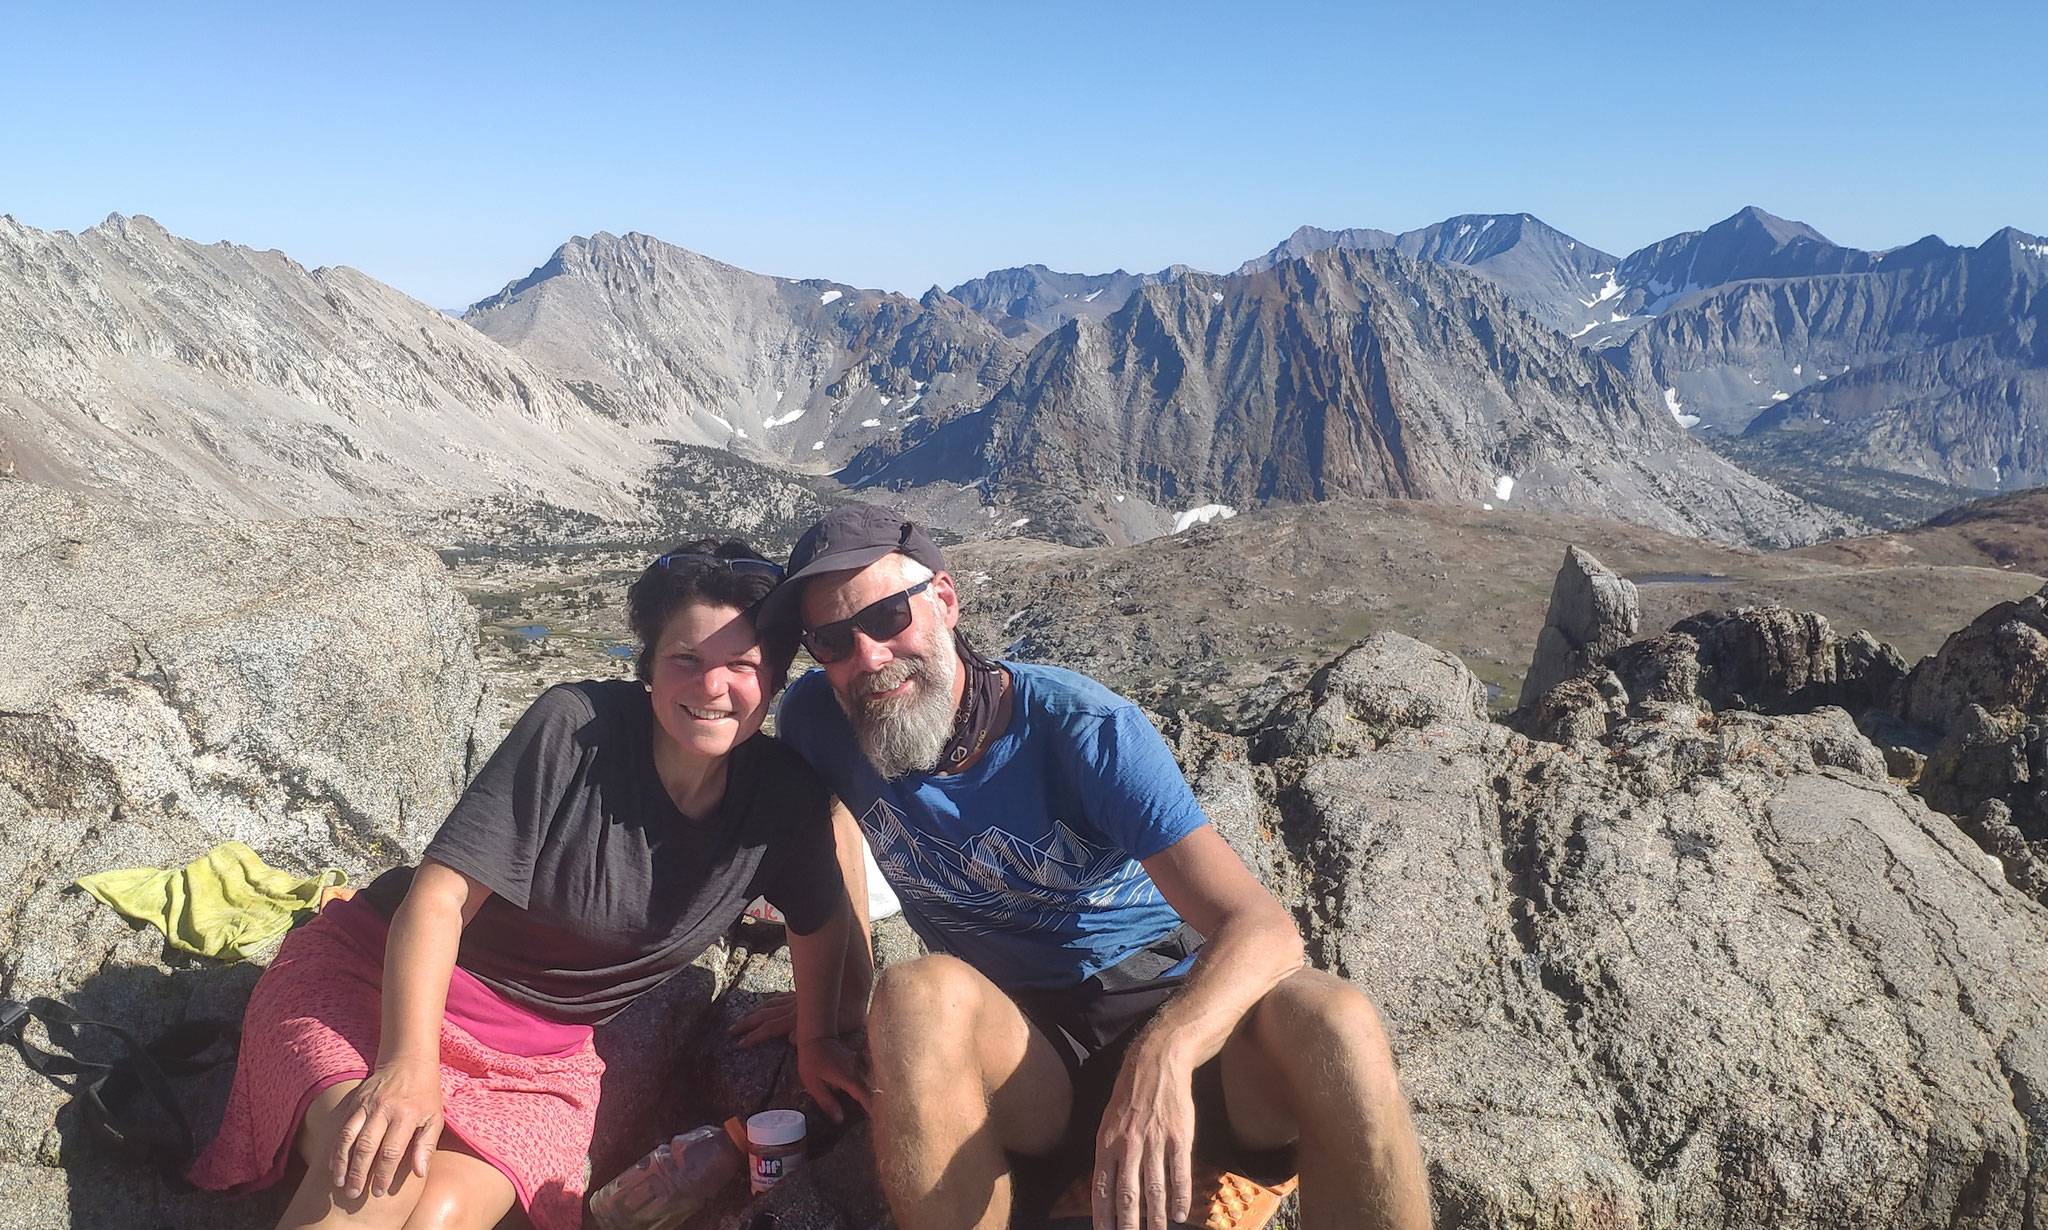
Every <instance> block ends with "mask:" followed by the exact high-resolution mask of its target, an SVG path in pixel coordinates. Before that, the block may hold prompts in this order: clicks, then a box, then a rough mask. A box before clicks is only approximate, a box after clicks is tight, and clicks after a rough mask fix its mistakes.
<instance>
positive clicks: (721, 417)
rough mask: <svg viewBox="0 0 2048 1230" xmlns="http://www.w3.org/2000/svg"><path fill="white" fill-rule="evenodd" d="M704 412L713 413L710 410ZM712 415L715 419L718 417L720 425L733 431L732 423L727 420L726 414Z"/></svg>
mask: <svg viewBox="0 0 2048 1230" xmlns="http://www.w3.org/2000/svg"><path fill="white" fill-rule="evenodd" d="M704 413H706V414H711V412H710V411H709V410H706V411H705V412H704ZM711 417H712V418H714V419H717V420H718V425H719V426H720V427H723V428H725V429H726V430H727V431H731V430H732V424H731V423H729V422H727V421H726V418H725V416H724V415H722V414H711Z"/></svg>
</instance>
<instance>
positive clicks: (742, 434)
mask: <svg viewBox="0 0 2048 1230" xmlns="http://www.w3.org/2000/svg"><path fill="white" fill-rule="evenodd" d="M732 434H734V435H736V436H738V437H739V438H740V439H742V440H744V439H746V438H747V429H746V428H744V427H736V428H734V429H733V433H732Z"/></svg>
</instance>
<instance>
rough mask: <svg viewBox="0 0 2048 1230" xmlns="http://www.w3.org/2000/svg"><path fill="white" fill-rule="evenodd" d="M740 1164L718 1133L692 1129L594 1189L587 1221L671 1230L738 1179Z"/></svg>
mask: <svg viewBox="0 0 2048 1230" xmlns="http://www.w3.org/2000/svg"><path fill="white" fill-rule="evenodd" d="M741 1161H742V1158H741V1156H740V1150H739V1146H737V1145H735V1144H733V1142H732V1138H731V1137H730V1136H727V1135H726V1134H725V1132H724V1130H723V1129H721V1128H717V1127H713V1126H711V1125H710V1124H706V1125H705V1126H703V1127H700V1128H692V1129H690V1130H689V1131H687V1132H684V1133H683V1134H682V1135H681V1136H678V1137H676V1138H675V1139H673V1140H670V1141H668V1142H667V1143H665V1144H659V1145H656V1146H654V1151H653V1152H652V1153H649V1154H648V1155H647V1156H646V1157H643V1158H641V1159H640V1160H639V1161H638V1162H635V1163H634V1164H633V1168H632V1169H631V1170H628V1171H626V1172H625V1173H624V1174H622V1175H620V1176H619V1177H618V1178H616V1179H613V1180H612V1181H611V1182H609V1183H607V1184H605V1185H604V1186H603V1187H600V1188H598V1189H597V1193H596V1194H595V1195H593V1196H592V1197H591V1198H590V1216H591V1219H592V1220H594V1221H595V1222H596V1223H597V1224H598V1225H599V1226H601V1227H603V1228H604V1230H673V1228H674V1227H676V1226H680V1225H682V1224H683V1222H684V1221H686V1220H688V1219H689V1217H690V1216H691V1215H692V1214H694V1213H696V1212H697V1211H698V1210H700V1209H702V1208H703V1207H704V1206H705V1205H707V1204H710V1203H711V1201H712V1200H713V1199H714V1198H716V1197H717V1195H718V1192H719V1189H721V1188H723V1187H724V1186H725V1185H726V1184H728V1183H730V1182H732V1181H733V1179H734V1178H736V1177H737V1176H738V1175H739V1172H740V1162H741Z"/></svg>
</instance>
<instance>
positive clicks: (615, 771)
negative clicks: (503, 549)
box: [365, 679, 845, 1023]
mask: <svg viewBox="0 0 2048 1230" xmlns="http://www.w3.org/2000/svg"><path fill="white" fill-rule="evenodd" d="M653 721H654V715H653V712H652V710H651V708H650V706H649V703H648V699H647V693H646V692H645V690H644V689H642V688H641V686H640V685H639V684H638V683H637V682H634V681H632V680H627V679H617V680H607V681H595V680H592V681H585V682H583V683H570V684H562V685H560V686H558V687H554V688H550V689H548V691H547V692H545V693H543V694H542V695H541V697H540V699H539V700H536V701H535V702H534V703H533V707H532V708H530V709H528V710H527V711H526V715H525V716H524V717H522V718H520V719H519V723H518V725H516V726H514V727H513V728H512V733H511V734H509V735H507V736H506V737H505V741H504V742H503V743H502V744H500V745H499V746H498V750H497V751H496V752H495V753H493V754H492V756H491V759H490V762H489V763H488V764H486V765H485V766H484V769H483V772H481V773H479V774H477V777H476V780H475V781H473V782H471V783H470V786H469V789H468V790H466V791H464V792H463V795H462V798H461V799H460V800H459V801H457V803H456V804H455V808H454V810H453V811H451V812H449V814H448V819H447V820H446V821H444V822H443V823H442V825H441V829H440V831H439V832H438V833H436V834H435V835H434V839H433V841H431V842H429V843H428V845H427V849H426V855H427V857H428V858H431V859H433V860H435V861H436V862H440V863H445V864H447V865H448V866H450V867H453V868H454V869H456V870H457V871H460V872H462V873H464V874H465V875H468V876H471V877H473V878H474V879H476V880H478V881H480V882H481V883H483V884H484V885H485V887H487V888H489V889H490V890H491V893H492V896H491V898H490V900H488V901H486V902H485V903H484V905H483V908H482V909H480V910H479V911H478V912H477V915H476V917H475V918H474V919H472V920H471V922H470V924H469V926H468V927H466V928H464V930H463V933H462V946H461V948H460V950H459V951H458V954H457V956H456V963H457V964H458V965H460V966H461V967H462V968H463V969H466V970H468V971H469V972H470V973H472V974H474V975H476V976H477V978H478V979H480V980H481V981H482V982H483V983H484V984H485V985H487V986H489V987H490V988H491V989H492V990H494V991H497V992H498V993H499V994H500V995H503V996H504V997H505V998H506V999H508V1000H510V1001H511V1002H513V1003H515V1004H518V1005H520V1006H522V1007H524V1008H527V1009H530V1010H532V1011H533V1012H535V1013H538V1014H539V1015H541V1016H544V1017H548V1018H550V1019H553V1020H560V1021H582V1022H591V1023H597V1022H601V1021H603V1020H606V1019H607V1018H609V1017H611V1016H613V1015H614V1014H616V1013H617V1012H619V1011H620V1010H621V1009H623V1008H624V1007H625V1006H626V1005H627V1004H629V1003H631V1002H632V1001H633V999H634V998H635V997H637V996H638V995H640V994H641V993H642V992H644V991H647V990H650V989H651V988H653V987H654V986H655V985H656V984H658V983H660V982H661V981H662V980H663V979H665V978H667V977H668V976H669V975H671V974H674V973H675V972H676V971H678V970H680V969H682V968H683V967H684V966H686V965H688V964H689V963H690V962H691V961H693V960H695V959H696V957H697V955H698V954H699V953H701V952H703V951H704V949H706V948H707V947H709V946H710V945H711V943H712V941H713V940H715V939H717V938H718V937H719V936H720V935H721V934H723V933H724V932H725V930H726V928H728V927H730V926H731V925H732V923H733V922H734V920H735V919H737V918H738V917H739V915H740V912H741V911H742V910H744V909H745V908H746V905H747V902H749V901H751V900H753V899H754V898H755V897H756V896H765V897H767V898H768V900H769V901H771V902H773V903H774V904H775V906H776V908H777V909H779V910H781V911H782V913H783V916H784V917H785V918H786V919H788V921H789V926H790V928H791V930H793V931H795V932H796V933H797V934H799V935H807V934H809V933H810V932H812V931H815V930H817V929H818V928H819V927H821V926H823V925H824V924H825V922H826V921H827V920H828V919H830V917H831V915H832V911H833V910H834V909H835V908H837V906H838V903H839V901H841V900H842V899H843V898H844V896H845V890H844V887H843V885H842V884H841V882H840V875H839V864H838V861H837V859H836V857H835V856H834V854H833V848H832V826H831V819H830V814H829V810H828V809H829V804H830V796H829V795H828V794H827V793H826V791H825V788H824V786H823V785H822V784H820V783H819V781H818V778H817V776H816V775H815V774H813V773H812V772H811V770H810V767H809V766H808V765H806V764H805V763H804V762H803V760H802V759H801V758H800V757H798V756H797V754H796V753H795V752H793V751H791V750H790V749H789V748H787V747H785V746H783V745H782V744H780V743H778V742H776V741H775V740H774V739H771V738H769V737H768V736H766V735H756V736H755V737H753V738H751V739H749V740H747V741H746V742H745V743H742V744H741V745H740V746H739V747H737V748H735V749H733V752H732V754H731V759H730V760H729V762H728V763H727V766H726V785H725V799H724V801H723V802H722V803H721V804H720V805H719V808H718V811H717V814H715V815H712V816H709V817H706V818H704V819H703V820H701V821H700V820H694V819H691V818H689V817H686V816H684V815H683V814H682V813H681V812H680V811H678V810H676V807H675V804H674V803H673V802H672V801H671V800H670V798H669V795H668V791H667V790H666V789H665V788H664V787H663V786H662V784H661V778H660V777H659V775H658V774H657V773H656V772H655V768H654V756H653ZM411 882H412V868H410V867H401V868H397V869H395V870H393V871H389V872H386V873H385V874H384V875H382V876H380V877H378V879H377V881H376V882H375V883H373V884H372V885H371V886H370V887H369V888H368V889H367V890H365V891H366V896H367V897H368V898H369V899H370V901H371V903H372V904H374V905H376V906H377V907H378V908H379V909H380V910H382V911H383V912H384V913H385V915H386V916H387V917H388V916H390V915H391V914H393V913H395V912H396V910H397V908H398V904H399V902H401V901H403V900H404V898H405V890H406V889H407V887H409V886H410V884H411Z"/></svg>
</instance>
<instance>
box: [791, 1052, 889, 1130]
mask: <svg viewBox="0 0 2048 1230" xmlns="http://www.w3.org/2000/svg"><path fill="white" fill-rule="evenodd" d="M796 1075H797V1079H798V1080H800V1081H802V1082H803V1086H804V1092H806V1093H808V1094H810V1095H811V1098H812V1100H814V1101H815V1102H817V1104H818V1105H819V1106H820V1107H821V1108H822V1109H823V1110H824V1112H825V1113H826V1114H828V1115H830V1116H832V1122H834V1123H844V1122H846V1112H845V1111H844V1110H843V1109H841V1107H840V1105H839V1098H838V1097H837V1096H836V1095H835V1094H834V1093H833V1092H832V1091H833V1090H834V1089H837V1090H839V1091H840V1092H842V1093H844V1094H846V1095H847V1096H848V1097H850V1098H852V1099H853V1100H854V1101H856V1102H858V1103H860V1108H861V1109H862V1110H872V1109H873V1108H872V1107H870V1106H869V1105H868V1095H869V1093H870V1090H869V1088H868V1081H867V1076H866V1074H865V1073H863V1072H862V1071H861V1065H860V1059H859V1057H858V1056H856V1055H855V1054H854V1053H853V1050H852V1048H850V1047H848V1046H847V1045H846V1044H845V1043H844V1042H841V1041H840V1040H839V1039H838V1038H836V1037H826V1038H806V1039H804V1040H803V1041H801V1042H799V1043H797V1044H796Z"/></svg>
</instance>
